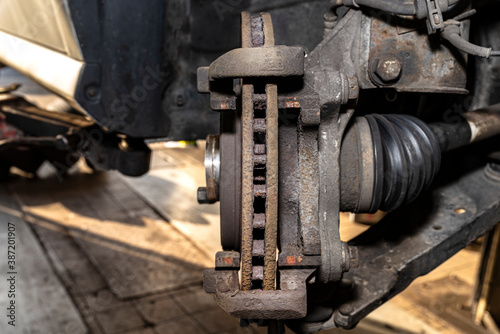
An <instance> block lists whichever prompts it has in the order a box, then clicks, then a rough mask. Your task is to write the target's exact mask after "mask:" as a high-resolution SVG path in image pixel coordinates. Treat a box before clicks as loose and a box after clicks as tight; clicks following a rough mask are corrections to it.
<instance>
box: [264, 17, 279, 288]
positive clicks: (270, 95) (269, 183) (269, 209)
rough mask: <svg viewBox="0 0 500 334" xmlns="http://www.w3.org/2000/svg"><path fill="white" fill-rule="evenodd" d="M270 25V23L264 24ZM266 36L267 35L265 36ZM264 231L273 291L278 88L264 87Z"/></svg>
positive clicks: (267, 279)
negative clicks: (265, 154) (265, 195)
mask: <svg viewBox="0 0 500 334" xmlns="http://www.w3.org/2000/svg"><path fill="white" fill-rule="evenodd" d="M266 24H270V22H265V23H264V27H265V26H266ZM266 36H267V34H266ZM266 94H267V110H266V112H267V115H266V123H267V129H266V130H267V131H266V152H267V164H266V187H267V203H266V229H265V236H264V237H265V247H266V252H265V258H264V282H263V287H264V290H273V289H274V288H275V279H276V248H277V246H278V245H277V242H278V241H277V239H278V86H277V85H274V84H268V85H266Z"/></svg>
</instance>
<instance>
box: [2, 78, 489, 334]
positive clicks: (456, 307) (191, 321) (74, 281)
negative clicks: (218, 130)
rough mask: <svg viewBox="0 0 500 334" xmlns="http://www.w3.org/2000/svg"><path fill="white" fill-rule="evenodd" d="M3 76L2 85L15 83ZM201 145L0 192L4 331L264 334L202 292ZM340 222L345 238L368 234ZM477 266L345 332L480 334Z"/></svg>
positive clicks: (474, 262) (461, 263) (416, 290)
mask: <svg viewBox="0 0 500 334" xmlns="http://www.w3.org/2000/svg"><path fill="white" fill-rule="evenodd" d="M4 74H5V73H4ZM7 74H8V75H4V76H0V85H1V84H2V83H5V82H6V81H7V82H8V83H11V82H12V81H11V80H13V79H16V81H20V80H23V79H21V78H19V77H17V76H16V75H15V74H13V73H7ZM26 85H27V89H28V90H29V89H31V90H32V91H31V93H32V94H33V92H35V93H37V94H39V95H42V96H45V94H46V93H45V92H43V91H40V90H37V89H35V88H33V87H32V86H30V85H31V84H30V83H27V84H26ZM200 146H201V145H199V146H198V147H195V146H186V147H166V146H165V145H164V144H154V145H152V148H153V149H154V155H153V168H152V170H151V172H150V173H149V174H147V175H146V176H143V177H141V178H127V177H124V176H122V175H120V174H119V173H116V172H106V173H104V172H103V173H92V172H91V171H90V170H89V169H88V168H86V167H85V166H84V165H83V164H80V165H78V166H77V167H76V168H74V169H72V170H71V171H70V172H69V173H67V174H64V175H58V174H57V172H56V171H55V170H54V169H53V168H52V167H51V166H49V165H48V164H47V165H46V166H44V168H42V169H41V170H40V172H39V173H38V175H37V176H35V177H33V176H31V177H30V176H27V175H17V176H15V177H13V179H12V180H10V181H8V182H4V183H2V184H1V185H0V248H4V247H5V246H4V245H6V235H7V231H6V230H7V223H8V222H14V223H15V224H16V238H17V239H16V241H17V245H18V251H17V253H18V255H17V256H18V259H17V262H18V263H17V267H18V268H17V270H18V274H17V278H18V282H17V283H18V286H17V293H18V295H17V297H16V298H17V303H18V305H19V308H18V310H17V315H18V317H17V325H16V327H15V328H13V327H11V326H8V325H7V322H6V320H5V316H2V317H0V319H2V320H0V333H137V334H138V333H156V334H163V333H186V334H189V333H265V332H266V331H265V329H263V328H258V327H256V326H251V327H246V328H242V329H241V328H239V326H238V321H237V320H236V319H234V318H232V317H230V316H229V315H227V314H225V313H224V312H223V311H222V310H220V309H219V308H218V307H217V305H216V304H215V302H214V300H213V298H212V297H211V296H209V295H207V294H205V293H204V292H203V291H202V286H201V281H202V279H201V273H202V269H203V268H204V267H207V266H211V265H212V262H213V258H214V254H215V252H216V251H218V250H219V226H218V223H219V221H218V214H219V212H218V206H217V205H209V206H199V205H198V204H197V202H196V188H197V187H198V186H200V185H203V184H204V167H203V149H202V148H201V147H200ZM342 218H343V220H342V223H341V226H342V235H343V238H344V239H346V240H348V239H350V238H351V237H352V236H354V235H356V234H359V233H360V232H362V231H363V230H364V229H365V228H366V227H365V226H364V225H361V224H357V223H353V222H350V221H349V219H348V216H347V215H344V216H343V217H342ZM5 252H6V250H4V249H2V250H0V253H5ZM4 262H5V261H4V260H1V261H0V275H2V279H1V280H0V308H1V309H4V307H6V306H5V305H6V302H7V294H6V293H5V291H7V288H8V287H7V283H6V282H5V279H3V276H6V273H7V268H6V263H4ZM478 264H479V251H478V247H477V246H476V247H474V246H473V247H471V248H469V249H465V250H463V251H461V252H460V253H458V254H457V255H456V256H454V257H453V258H451V259H450V260H449V261H447V262H446V263H444V264H443V265H442V266H441V267H439V268H438V269H436V270H435V271H433V272H431V273H430V274H429V275H426V276H424V277H421V278H419V279H418V280H417V281H415V282H414V283H413V284H412V285H411V286H410V287H409V288H408V289H407V290H406V291H405V292H403V293H402V294H400V295H399V296H397V297H396V298H394V299H392V300H391V301H389V302H388V303H386V304H385V305H383V306H382V307H380V308H379V309H378V310H377V311H376V312H373V313H372V314H371V315H370V316H369V317H368V318H367V319H366V320H364V321H363V322H362V323H360V325H359V326H358V327H357V328H356V329H355V330H353V331H351V332H350V333H486V331H485V330H483V329H481V328H479V327H476V326H474V325H473V324H472V322H471V321H470V318H471V315H470V312H469V311H470V307H471V306H470V297H471V296H472V291H473V285H474V280H475V275H476V272H477V267H478ZM4 273H5V274H4ZM329 332H332V333H340V332H343V331H342V330H337V331H329Z"/></svg>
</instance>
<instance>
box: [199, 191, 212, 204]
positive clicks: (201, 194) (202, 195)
mask: <svg viewBox="0 0 500 334" xmlns="http://www.w3.org/2000/svg"><path fill="white" fill-rule="evenodd" d="M197 195H198V196H197V197H198V203H199V204H209V203H210V201H209V200H208V198H207V188H206V187H199V188H198V194H197Z"/></svg>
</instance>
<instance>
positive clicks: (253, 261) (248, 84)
mask: <svg viewBox="0 0 500 334" xmlns="http://www.w3.org/2000/svg"><path fill="white" fill-rule="evenodd" d="M241 35H242V47H243V48H259V47H265V46H273V45H274V33H273V28H272V22H271V16H270V15H269V14H266V13H262V14H257V15H251V14H250V13H242V24H241ZM241 87H242V88H241V108H240V109H239V110H237V111H236V113H231V112H228V113H224V112H223V114H222V117H221V133H222V135H221V138H220V154H221V175H222V177H221V180H220V182H221V184H220V189H221V192H220V202H221V240H222V245H223V248H224V249H225V250H237V251H240V252H241V272H242V274H241V289H242V290H250V289H252V288H263V289H265V290H273V289H274V288H275V281H276V248H277V233H278V89H277V85H275V84H269V83H267V84H266V83H262V82H261V81H259V79H242V80H241Z"/></svg>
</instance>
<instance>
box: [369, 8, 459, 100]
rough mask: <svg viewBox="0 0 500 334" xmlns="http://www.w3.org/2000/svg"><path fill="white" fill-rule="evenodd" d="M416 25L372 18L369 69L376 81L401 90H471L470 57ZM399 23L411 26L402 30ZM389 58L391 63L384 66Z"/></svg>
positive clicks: (448, 91)
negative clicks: (468, 71) (469, 87)
mask: <svg viewBox="0 0 500 334" xmlns="http://www.w3.org/2000/svg"><path fill="white" fill-rule="evenodd" d="M417 24H418V23H417V22H412V21H411V20H396V19H394V20H390V22H388V21H387V20H382V19H379V18H375V17H372V18H371V27H370V30H371V31H370V44H369V50H370V51H369V61H368V65H369V69H368V70H369V75H370V78H371V80H372V81H373V83H374V84H375V85H376V86H387V85H389V86H390V87H393V88H395V89H396V90H398V91H401V92H429V93H431V92H432V93H452V94H457V93H462V94H466V93H468V91H467V89H466V81H467V71H466V69H467V56H465V55H462V54H461V53H458V52H456V50H455V49H453V48H451V49H450V48H449V46H448V45H446V44H442V43H440V41H439V36H437V35H434V36H427V35H426V34H422V33H421V32H420V31H418V30H417V28H418V25H417ZM400 26H403V27H407V28H408V29H406V30H405V31H404V32H401V29H398V27H400ZM435 44H438V45H439V48H436V47H434V45H435ZM388 61H389V63H390V64H389V65H390V66H384V64H386V63H387V62H388ZM395 63H397V64H396V65H395ZM391 64H392V65H391ZM393 65H394V66H393ZM383 67H387V69H388V70H389V72H390V73H388V75H385V74H384V73H383V72H386V71H384V69H383ZM379 72H382V78H385V79H387V80H384V79H381V76H380V74H379ZM398 72H399V73H398Z"/></svg>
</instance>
